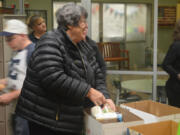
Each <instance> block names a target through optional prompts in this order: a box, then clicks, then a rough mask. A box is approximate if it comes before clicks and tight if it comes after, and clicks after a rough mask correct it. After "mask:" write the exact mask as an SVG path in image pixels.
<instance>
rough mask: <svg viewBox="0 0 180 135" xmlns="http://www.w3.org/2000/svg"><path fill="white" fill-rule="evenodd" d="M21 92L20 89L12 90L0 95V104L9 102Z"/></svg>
mask: <svg viewBox="0 0 180 135" xmlns="http://www.w3.org/2000/svg"><path fill="white" fill-rule="evenodd" d="M20 93H21V90H12V91H11V92H8V93H5V94H2V95H0V104H1V105H6V104H9V103H10V102H11V101H13V100H14V99H17V98H18V97H19V95H20Z"/></svg>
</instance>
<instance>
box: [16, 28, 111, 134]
mask: <svg viewBox="0 0 180 135" xmlns="http://www.w3.org/2000/svg"><path fill="white" fill-rule="evenodd" d="M96 56H97V54H96V51H94V48H93V47H92V46H91V45H90V44H83V43H79V44H78V45H77V46H75V45H74V44H73V43H72V42H71V40H70V39H69V37H68V36H67V35H66V33H65V31H64V30H60V29H59V30H55V31H52V32H48V33H47V34H45V35H44V36H43V37H42V39H40V41H39V42H38V44H37V45H36V49H35V51H34V52H33V54H32V57H31V60H30V63H29V65H28V69H27V75H26V78H25V81H24V85H23V88H22V92H21V95H20V98H19V101H18V104H17V107H16V113H17V114H18V115H21V116H23V117H24V118H26V119H28V120H29V121H33V122H35V123H37V124H41V125H43V126H46V127H49V128H52V129H53V130H58V131H65V132H66V131H67V132H74V133H79V132H81V129H82V127H83V109H84V107H89V106H91V105H92V103H91V102H90V101H89V100H88V99H87V98H86V95H87V93H88V91H89V89H90V88H91V87H93V88H95V89H98V90H99V91H101V92H102V93H103V94H104V95H105V97H106V98H109V95H108V92H107V90H106V85H105V79H104V78H105V75H104V74H103V73H102V70H101V68H100V67H99V62H98V61H97V60H96Z"/></svg>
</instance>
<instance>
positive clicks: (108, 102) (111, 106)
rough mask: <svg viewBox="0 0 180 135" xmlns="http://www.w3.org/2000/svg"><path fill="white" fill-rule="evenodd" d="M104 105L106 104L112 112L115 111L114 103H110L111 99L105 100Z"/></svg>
mask: <svg viewBox="0 0 180 135" xmlns="http://www.w3.org/2000/svg"><path fill="white" fill-rule="evenodd" d="M106 104H107V105H108V106H109V107H110V108H111V109H112V110H113V111H116V106H115V104H114V102H113V101H112V99H106Z"/></svg>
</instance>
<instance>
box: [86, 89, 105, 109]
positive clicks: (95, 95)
mask: <svg viewBox="0 0 180 135" xmlns="http://www.w3.org/2000/svg"><path fill="white" fill-rule="evenodd" d="M87 97H88V98H89V99H90V100H91V101H92V102H93V103H94V104H95V105H98V106H102V105H104V104H105V103H106V99H105V97H104V95H103V94H102V93H101V92H99V91H98V90H96V89H94V88H91V89H90V90H89V92H88V94H87Z"/></svg>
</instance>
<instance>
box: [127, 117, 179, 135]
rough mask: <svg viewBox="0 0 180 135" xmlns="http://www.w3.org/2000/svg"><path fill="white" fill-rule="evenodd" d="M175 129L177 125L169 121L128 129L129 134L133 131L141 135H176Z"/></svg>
mask: <svg viewBox="0 0 180 135" xmlns="http://www.w3.org/2000/svg"><path fill="white" fill-rule="evenodd" d="M177 129H178V123H176V122H174V121H171V120H169V121H163V122H157V123H152V124H143V125H138V126H132V127H129V130H131V133H132V132H133V130H134V131H135V132H136V133H137V132H138V133H139V134H142V135H177ZM130 135H131V134H130Z"/></svg>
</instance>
